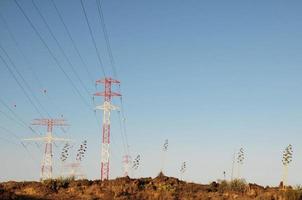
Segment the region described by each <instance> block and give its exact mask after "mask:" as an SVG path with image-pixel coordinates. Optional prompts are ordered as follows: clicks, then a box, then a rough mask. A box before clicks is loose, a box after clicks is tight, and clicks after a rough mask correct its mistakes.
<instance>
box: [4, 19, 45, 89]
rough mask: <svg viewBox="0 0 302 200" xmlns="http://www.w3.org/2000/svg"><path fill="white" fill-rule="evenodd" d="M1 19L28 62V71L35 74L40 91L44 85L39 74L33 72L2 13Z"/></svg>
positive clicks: (25, 57)
mask: <svg viewBox="0 0 302 200" xmlns="http://www.w3.org/2000/svg"><path fill="white" fill-rule="evenodd" d="M0 18H1V19H2V22H3V24H4V26H6V29H7V32H8V33H9V35H10V37H11V38H12V40H13V42H14V43H15V45H16V47H17V49H19V52H20V54H21V55H22V56H23V58H24V60H25V61H26V63H27V67H28V69H29V70H30V71H31V73H32V74H33V77H34V78H35V79H36V81H37V83H38V85H39V87H40V89H42V88H43V84H42V81H41V80H40V78H39V76H38V75H37V73H36V72H35V70H33V68H32V67H31V64H30V62H29V60H28V58H27V56H25V54H24V52H23V51H22V50H21V48H20V44H19V42H18V41H17V39H16V37H15V36H14V34H13V32H12V31H11V29H10V27H9V25H8V23H7V22H6V20H5V18H4V17H3V16H2V14H1V13H0Z"/></svg>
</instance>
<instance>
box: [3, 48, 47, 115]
mask: <svg viewBox="0 0 302 200" xmlns="http://www.w3.org/2000/svg"><path fill="white" fill-rule="evenodd" d="M0 58H1V60H2V62H3V63H4V66H5V67H6V68H7V69H8V71H9V72H10V74H11V75H12V77H13V78H14V80H15V81H16V82H17V84H18V85H19V87H20V88H21V90H22V92H23V93H24V95H25V96H26V98H27V99H28V101H29V102H30V104H31V105H32V106H33V107H34V109H35V110H36V112H37V113H38V114H39V115H40V117H43V115H42V113H41V112H40V111H39V109H38V107H37V106H36V105H35V104H34V102H33V100H32V99H31V98H30V97H29V95H28V94H27V92H26V90H25V88H24V87H23V85H22V84H21V83H20V82H19V80H18V79H17V77H16V75H15V74H14V72H13V71H12V69H11V68H10V67H9V65H8V64H7V63H6V61H5V60H4V58H3V57H2V55H1V54H0Z"/></svg>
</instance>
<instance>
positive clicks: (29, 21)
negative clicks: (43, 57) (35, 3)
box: [14, 0, 90, 108]
mask: <svg viewBox="0 0 302 200" xmlns="http://www.w3.org/2000/svg"><path fill="white" fill-rule="evenodd" d="M14 2H15V3H16V5H17V6H18V8H19V9H20V11H21V12H22V14H23V16H24V17H25V18H26V20H27V21H28V23H29V24H30V26H31V27H32V29H33V30H34V32H35V33H36V35H37V36H38V38H39V39H40V41H41V42H42V44H43V45H44V46H45V48H46V49H47V51H48V53H49V54H50V55H51V57H52V58H53V60H54V61H55V63H56V65H57V66H58V67H59V69H60V70H61V71H62V72H63V74H64V75H65V77H66V78H67V80H68V81H69V82H70V84H71V85H72V87H73V89H74V90H75V91H76V93H77V94H78V95H79V97H80V99H81V100H82V102H83V103H84V104H85V105H86V106H88V107H89V108H90V105H89V104H88V103H87V102H86V100H85V98H84V97H83V96H82V94H81V93H80V91H79V90H78V88H77V87H76V85H75V84H74V82H73V81H72V79H71V78H70V76H69V75H68V74H67V73H66V71H65V70H64V68H63V67H62V65H61V64H60V62H59V60H58V59H57V58H56V57H55V55H54V54H53V52H52V51H51V50H50V48H49V46H48V45H47V43H46V42H45V41H44V39H43V37H42V36H41V34H40V33H39V31H38V30H37V28H36V27H35V26H34V24H33V23H32V21H31V20H30V18H29V17H28V16H27V14H26V13H25V11H24V10H23V8H22V7H21V5H20V4H19V3H18V1H17V0H14Z"/></svg>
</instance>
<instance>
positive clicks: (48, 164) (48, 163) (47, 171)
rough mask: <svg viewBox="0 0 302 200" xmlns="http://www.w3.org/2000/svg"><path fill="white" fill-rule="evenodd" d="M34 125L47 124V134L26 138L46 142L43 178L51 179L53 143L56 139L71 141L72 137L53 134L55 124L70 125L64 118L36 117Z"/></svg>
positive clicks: (42, 169)
mask: <svg viewBox="0 0 302 200" xmlns="http://www.w3.org/2000/svg"><path fill="white" fill-rule="evenodd" d="M32 125H40V126H47V133H46V135H45V136H42V137H36V138H27V139H24V140H26V141H41V142H45V151H44V157H43V160H42V166H41V179H42V180H46V179H51V178H52V171H53V167H52V166H53V165H52V164H53V162H52V157H53V152H52V145H53V142H54V141H65V142H66V141H70V139H65V138H57V137H54V136H53V133H52V132H53V128H54V126H61V127H62V126H68V125H67V124H66V120H64V119H34V121H33V123H32Z"/></svg>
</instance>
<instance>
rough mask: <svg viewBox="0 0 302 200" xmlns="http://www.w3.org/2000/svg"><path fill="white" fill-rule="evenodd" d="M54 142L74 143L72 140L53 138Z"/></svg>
mask: <svg viewBox="0 0 302 200" xmlns="http://www.w3.org/2000/svg"><path fill="white" fill-rule="evenodd" d="M52 140H53V141H63V142H70V141H72V140H71V139H65V138H55V137H54V138H52Z"/></svg>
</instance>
